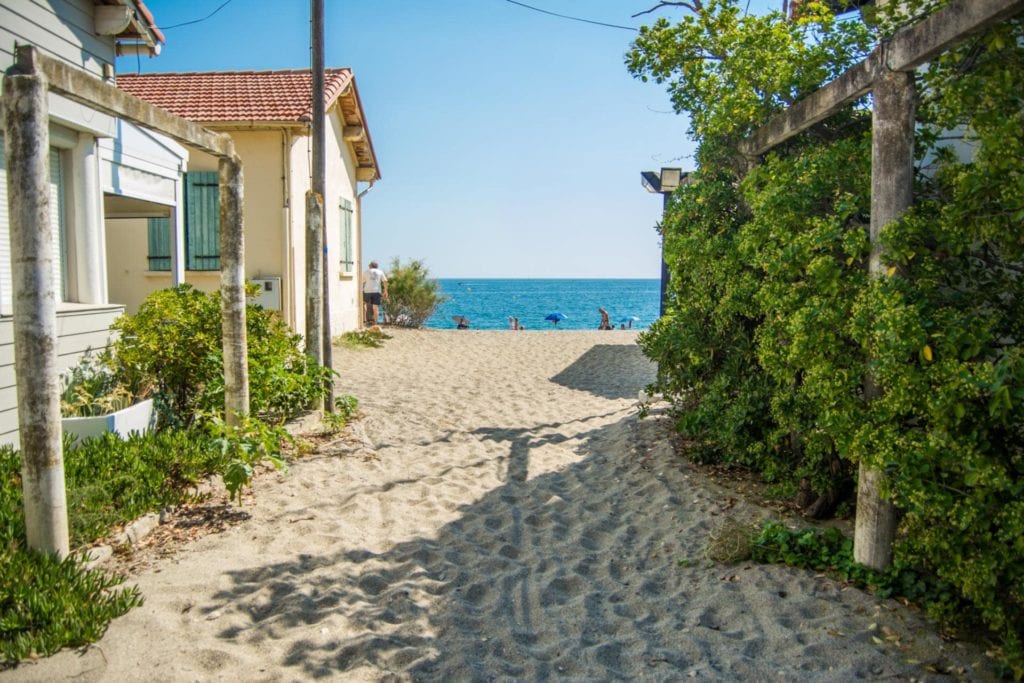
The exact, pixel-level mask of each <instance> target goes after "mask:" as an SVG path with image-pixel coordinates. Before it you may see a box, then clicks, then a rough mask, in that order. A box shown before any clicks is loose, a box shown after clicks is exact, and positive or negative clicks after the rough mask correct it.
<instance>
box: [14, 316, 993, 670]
mask: <svg viewBox="0 0 1024 683" xmlns="http://www.w3.org/2000/svg"><path fill="white" fill-rule="evenodd" d="M633 339H634V337H633V334H632V333H626V332H618V331H616V332H596V331H595V332H569V331H557V332H556V331H546V332H541V331H530V332H524V333H512V332H478V331H460V332H456V331H415V332H410V331H406V332H397V333H395V334H394V339H392V340H390V341H389V342H387V344H386V346H385V347H384V348H381V349H360V350H343V349H337V350H336V351H335V364H336V367H337V368H338V370H339V372H340V373H341V378H340V380H339V387H340V393H351V394H353V395H355V396H357V397H358V398H359V399H360V402H361V407H362V409H363V411H364V413H365V417H364V419H363V420H361V421H360V422H359V423H358V424H357V426H356V433H357V435H358V436H359V437H360V439H361V442H359V441H357V442H355V443H352V442H350V443H348V444H340V445H338V446H337V447H335V452H333V453H330V454H326V455H318V456H313V457H310V458H308V459H306V460H303V461H301V462H299V463H297V464H296V465H294V466H293V467H292V469H291V472H290V473H289V475H288V476H287V477H285V478H282V479H280V480H279V481H275V480H274V479H273V478H267V479H264V480H263V481H261V482H260V484H259V486H258V488H257V490H256V495H255V501H253V499H252V498H250V499H249V505H248V507H247V509H248V511H249V512H250V513H251V514H252V515H253V519H251V520H250V521H248V522H246V523H244V524H242V525H240V526H238V527H234V528H232V529H230V530H228V531H226V532H224V533H222V534H217V535H213V536H208V537H205V538H202V539H200V540H199V541H197V542H195V543H193V544H190V545H188V546H186V547H184V548H183V549H182V550H181V551H180V552H179V553H178V554H177V555H175V556H174V557H173V559H168V560H163V561H161V562H159V563H157V564H156V565H155V566H154V567H153V568H151V569H149V570H146V571H144V572H143V573H141V574H140V575H139V576H138V577H137V581H138V584H139V586H140V587H141V588H142V591H143V593H144V595H145V598H146V604H145V605H144V606H143V607H141V608H139V609H136V610H133V611H132V612H131V613H129V614H128V615H126V616H125V617H123V618H121V619H118V620H117V621H116V622H115V623H113V624H112V625H111V627H110V629H109V631H108V632H107V634H106V636H105V637H104V638H103V639H102V640H101V641H100V642H99V643H97V644H96V645H95V646H93V647H91V648H88V649H87V650H86V651H85V653H84V654H82V653H74V652H62V653H59V654H58V655H56V656H54V657H50V658H48V659H46V660H43V661H41V662H39V663H37V664H31V665H27V666H22V667H20V668H18V669H16V670H14V671H8V672H5V673H3V674H0V679H3V680H8V679H10V680H39V681H44V680H46V681H52V680H69V679H74V680H78V681H100V680H104V681H135V680H146V681H191V680H202V681H206V680H225V681H239V680H247V681H248V680H306V679H314V678H320V679H327V680H381V679H388V680H390V679H404V680H408V679H413V680H436V681H457V680H481V681H484V680H529V681H536V680H549V679H573V680H616V679H629V680H652V681H662V680H664V681H673V680H687V679H689V678H697V679H702V680H780V681H783V680H796V679H800V680H828V681H833V680H852V679H857V678H865V679H885V680H891V679H911V678H916V679H919V680H920V679H925V680H930V679H943V678H945V677H943V676H938V675H936V674H933V673H930V672H928V671H927V670H926V669H924V668H923V667H922V666H921V665H919V664H914V663H908V662H907V660H908V659H919V660H922V661H924V662H925V663H926V664H927V663H928V662H942V663H943V664H944V665H945V664H948V663H952V664H953V665H955V666H966V667H968V668H967V669H966V673H965V674H964V675H965V676H967V677H976V676H981V675H982V673H981V672H982V671H984V664H982V669H981V670H980V671H977V670H972V669H971V668H970V667H971V663H972V662H974V661H976V660H977V659H978V657H977V655H976V652H974V651H971V650H968V649H967V648H966V647H964V646H961V645H950V644H948V643H944V642H943V641H941V640H940V639H939V638H938V637H937V636H936V635H935V632H934V628H933V627H932V626H930V625H927V624H926V623H925V622H923V621H922V620H921V619H920V618H919V617H918V616H917V615H915V614H914V613H913V612H911V611H910V610H907V609H904V608H902V607H900V606H899V605H896V604H894V603H891V602H885V603H880V602H879V601H876V600H874V599H873V598H871V597H870V596H869V595H866V594H864V593H862V592H860V591H858V590H853V589H844V587H843V586H841V585H839V584H837V583H835V582H833V581H831V580H829V579H827V578H824V577H821V576H815V575H814V574H812V573H808V572H803V571H796V570H789V569H784V568H780V567H763V566H758V565H752V564H743V565H739V566H737V567H723V566H719V565H710V564H709V563H708V562H707V561H706V560H705V559H704V555H703V553H704V548H705V546H706V543H707V536H708V533H709V531H710V530H712V529H713V528H714V527H716V526H717V525H719V524H720V523H722V521H723V520H724V519H725V517H726V516H727V515H728V516H731V517H738V518H740V519H743V520H754V519H761V518H763V517H765V516H767V515H768V513H767V512H766V511H764V510H760V509H757V508H755V507H753V506H751V505H748V504H745V503H742V502H741V503H739V504H737V505H735V506H731V505H726V504H725V502H724V501H725V497H724V496H723V494H722V493H720V492H718V491H716V490H715V489H714V487H712V486H710V485H708V484H706V483H703V482H702V480H701V479H700V477H699V476H697V475H696V474H695V473H694V472H693V471H692V470H691V469H690V468H688V467H687V466H686V464H685V463H684V462H682V461H680V460H679V459H678V458H676V457H674V456H673V455H672V453H671V450H670V449H669V448H668V446H667V445H666V444H665V443H664V440H663V439H662V438H660V434H661V432H660V430H661V429H662V427H663V426H662V425H660V424H659V423H658V421H657V420H652V419H649V420H645V421H642V422H638V421H637V419H636V409H635V401H636V392H637V390H638V389H639V388H641V387H642V386H643V385H644V384H645V383H646V382H648V381H650V379H651V377H652V368H651V367H650V365H649V364H648V363H647V362H646V360H645V359H644V358H643V357H642V356H641V355H640V353H639V350H638V348H637V347H636V346H635V344H633ZM727 507H728V508H730V509H729V510H728V512H726V511H725V509H724V508H727ZM874 638H877V639H878V642H875V640H874Z"/></svg>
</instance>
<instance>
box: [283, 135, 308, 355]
mask: <svg viewBox="0 0 1024 683" xmlns="http://www.w3.org/2000/svg"><path fill="white" fill-rule="evenodd" d="M309 145H310V138H309V136H308V135H296V136H295V137H293V138H292V140H291V145H290V149H289V157H288V164H289V169H290V173H289V177H288V194H289V206H290V207H291V209H290V211H289V229H290V230H291V234H292V238H291V254H290V257H291V269H292V270H291V272H292V277H291V280H292V284H293V286H294V287H293V289H292V300H293V308H292V311H293V316H292V319H293V320H294V322H293V323H292V326H293V328H294V329H295V331H296V332H298V333H299V334H302V335H304V334H305V333H306V190H308V189H309V163H310V146H309Z"/></svg>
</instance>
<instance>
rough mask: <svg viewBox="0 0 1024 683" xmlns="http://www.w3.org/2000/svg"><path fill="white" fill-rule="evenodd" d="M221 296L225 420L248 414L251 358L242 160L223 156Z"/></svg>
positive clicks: (235, 422)
mask: <svg viewBox="0 0 1024 683" xmlns="http://www.w3.org/2000/svg"><path fill="white" fill-rule="evenodd" d="M219 170H220V296H221V307H222V308H221V311H222V316H223V317H222V323H221V324H222V332H223V336H224V420H225V422H227V424H229V425H238V424H239V423H240V422H241V418H242V417H244V416H245V415H248V414H249V359H248V355H247V343H246V329H245V234H244V230H243V221H242V207H243V192H242V162H241V160H239V159H238V157H232V158H224V157H222V158H221V159H220V166H219Z"/></svg>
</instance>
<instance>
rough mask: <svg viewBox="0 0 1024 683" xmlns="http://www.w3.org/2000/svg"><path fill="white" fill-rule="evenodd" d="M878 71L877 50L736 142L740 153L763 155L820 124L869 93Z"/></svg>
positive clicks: (879, 63)
mask: <svg viewBox="0 0 1024 683" xmlns="http://www.w3.org/2000/svg"><path fill="white" fill-rule="evenodd" d="M882 70H883V63H882V59H881V57H880V56H879V50H878V48H875V50H874V51H873V52H872V53H871V54H870V55H868V58H867V59H865V60H864V61H862V62H861V63H859V64H857V65H856V66H853V67H851V68H850V69H849V70H848V71H846V72H845V73H843V75H842V76H840V77H839V78H837V79H836V80H834V81H832V82H831V83H829V84H828V85H826V86H824V87H823V88H820V89H819V90H816V91H814V92H813V93H811V94H810V95H808V96H807V97H805V98H803V99H802V100H800V101H799V102H797V103H795V104H794V105H793V106H791V107H790V108H788V109H787V110H786V111H784V112H783V113H781V114H779V115H778V116H775V117H774V118H772V119H771V120H770V121H768V123H766V124H765V125H763V126H761V127H760V128H758V129H757V130H756V131H754V132H753V133H752V134H751V135H750V137H748V138H747V139H746V140H743V141H742V142H740V144H739V150H740V153H741V154H742V155H743V156H745V157H756V156H758V155H759V154H764V153H765V152H767V151H768V150H770V149H771V148H772V147H775V146H776V145H780V144H782V143H783V142H785V141H786V140H788V139H790V138H791V137H793V136H795V135H798V134H800V133H802V132H803V131H805V130H807V129H808V128H810V127H811V126H813V125H814V124H816V123H818V122H819V121H824V120H825V119H827V118H828V117H830V116H832V115H833V114H835V113H836V112H838V111H839V110H840V109H842V108H843V107H845V106H846V105H847V104H849V103H850V102H853V101H854V100H856V99H857V98H859V97H863V96H864V95H866V94H868V93H869V92H871V86H872V85H873V84H874V82H875V79H877V78H878V76H879V75H880V74H881V73H882Z"/></svg>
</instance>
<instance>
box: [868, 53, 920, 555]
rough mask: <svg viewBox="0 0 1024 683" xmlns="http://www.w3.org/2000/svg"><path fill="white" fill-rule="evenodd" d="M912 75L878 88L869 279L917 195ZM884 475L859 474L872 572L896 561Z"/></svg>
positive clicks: (879, 272)
mask: <svg viewBox="0 0 1024 683" xmlns="http://www.w3.org/2000/svg"><path fill="white" fill-rule="evenodd" d="M915 110H916V103H915V92H914V74H913V73H908V72H902V71H890V72H888V73H885V74H883V75H882V76H881V77H880V78H879V79H878V80H876V81H875V84H874V110H873V114H872V133H871V256H870V258H869V261H868V270H869V272H870V275H871V277H873V278H879V277H884V276H885V272H884V267H883V265H882V247H881V243H880V241H879V233H880V232H881V230H882V228H883V227H885V226H886V225H888V224H889V223H891V222H892V221H894V220H897V219H898V218H899V217H900V216H902V215H903V213H904V212H905V211H906V210H907V208H908V207H909V206H910V205H911V202H912V201H913V196H914V115H915ZM881 391H882V389H881V387H879V386H878V384H877V383H876V382H875V379H874V378H873V377H871V376H870V374H869V375H868V376H867V377H866V378H865V381H864V396H865V398H866V399H867V400H869V401H871V400H873V399H875V398H877V397H878V396H880V395H881ZM884 484H885V474H884V473H883V472H882V471H880V470H876V469H873V468H869V467H867V466H866V465H865V464H864V463H863V462H862V463H861V464H860V468H859V472H858V475H857V521H856V525H855V529H854V539H853V558H854V560H856V561H857V562H860V563H861V564H864V565H867V566H868V567H871V568H872V569H878V570H884V569H885V568H886V567H888V566H889V563H890V562H891V561H892V544H893V540H894V539H895V537H896V510H895V508H894V506H893V504H892V502H890V501H889V500H887V499H886V498H884V497H883V496H882V488H883V487H884Z"/></svg>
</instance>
